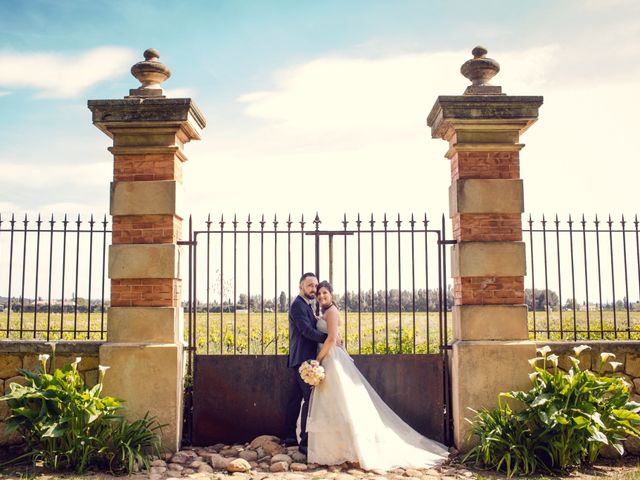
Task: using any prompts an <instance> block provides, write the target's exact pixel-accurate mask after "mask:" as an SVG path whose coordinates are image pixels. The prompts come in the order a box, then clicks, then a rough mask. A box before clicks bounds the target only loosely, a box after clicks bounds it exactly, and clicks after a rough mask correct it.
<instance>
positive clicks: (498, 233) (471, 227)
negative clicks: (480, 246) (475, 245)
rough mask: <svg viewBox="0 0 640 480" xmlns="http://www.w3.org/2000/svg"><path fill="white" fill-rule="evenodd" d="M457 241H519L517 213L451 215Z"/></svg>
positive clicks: (520, 224)
mask: <svg viewBox="0 0 640 480" xmlns="http://www.w3.org/2000/svg"><path fill="white" fill-rule="evenodd" d="M452 221H453V237H454V238H455V239H456V240H458V241H489V242H491V241H521V240H522V220H521V215H520V214H519V213H500V214H499V213H461V214H455V215H454V216H453V217H452Z"/></svg>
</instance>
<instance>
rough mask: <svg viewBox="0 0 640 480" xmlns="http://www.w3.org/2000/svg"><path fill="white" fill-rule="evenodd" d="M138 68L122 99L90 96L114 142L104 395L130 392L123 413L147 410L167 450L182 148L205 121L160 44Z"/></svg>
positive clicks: (175, 373) (172, 431) (175, 345)
mask: <svg viewBox="0 0 640 480" xmlns="http://www.w3.org/2000/svg"><path fill="white" fill-rule="evenodd" d="M144 57H145V61H143V62H139V63H137V64H135V65H134V66H133V67H132V69H131V72H132V74H133V75H134V76H135V77H136V78H137V79H138V80H140V82H141V84H142V85H141V86H140V87H139V88H137V89H134V90H130V92H129V96H126V97H124V99H120V100H90V101H89V109H90V110H91V112H92V114H93V124H94V125H95V126H96V127H98V128H99V129H100V130H102V131H103V132H104V133H106V134H107V135H108V136H109V137H111V138H112V139H113V146H112V147H110V148H109V151H110V152H111V153H112V154H113V163H114V168H113V182H112V183H111V206H110V213H111V215H112V216H113V229H112V230H113V233H112V245H110V247H109V278H110V279H111V308H110V309H109V317H108V319H109V320H108V328H107V342H106V343H105V344H103V345H102V347H101V348H100V362H101V363H102V364H103V365H108V366H109V367H111V368H110V370H109V371H108V372H107V374H106V376H105V382H104V392H105V394H109V395H113V396H116V397H120V398H123V399H124V400H125V401H126V403H125V406H126V407H127V410H126V415H127V417H128V418H130V419H137V418H141V417H142V416H144V414H145V413H146V412H147V411H149V412H150V413H151V414H152V415H154V416H156V417H157V418H158V421H159V422H160V423H162V424H167V427H165V428H164V431H163V440H164V444H165V446H166V447H167V448H169V449H172V450H176V449H178V448H179V447H180V438H181V427H182V390H183V363H184V362H183V338H184V334H183V310H182V306H181V305H182V300H181V288H182V277H181V272H180V268H179V265H180V248H179V247H178V240H179V239H180V235H181V230H182V222H183V214H184V212H183V211H182V206H181V198H182V164H183V162H185V161H186V160H187V158H186V156H185V155H184V153H183V145H184V144H185V143H187V142H189V141H190V140H199V139H200V131H201V129H202V128H204V126H205V120H204V117H203V116H202V114H201V113H200V112H199V110H198V109H197V108H196V106H195V104H194V103H193V101H192V100H191V99H188V98H176V99H169V98H166V97H165V96H164V94H163V90H162V88H161V87H160V83H161V82H163V81H164V80H166V79H167V78H168V77H169V75H170V72H169V69H168V68H167V67H166V66H164V65H163V64H162V63H160V62H159V61H158V57H159V54H158V52H157V51H155V50H153V49H149V50H147V51H145V52H144Z"/></svg>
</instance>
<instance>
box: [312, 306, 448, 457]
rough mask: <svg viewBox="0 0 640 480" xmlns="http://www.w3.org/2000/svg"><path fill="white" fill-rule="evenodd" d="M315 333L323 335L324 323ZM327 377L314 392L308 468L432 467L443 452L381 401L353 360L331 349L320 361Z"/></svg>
mask: <svg viewBox="0 0 640 480" xmlns="http://www.w3.org/2000/svg"><path fill="white" fill-rule="evenodd" d="M317 328H318V330H321V331H323V332H326V331H327V323H326V321H325V320H323V319H320V320H318V324H317ZM322 366H323V367H324V369H325V372H326V377H325V379H324V380H323V381H322V383H320V385H318V386H316V387H314V389H313V393H312V395H311V406H310V408H309V417H308V419H307V432H308V434H309V446H308V454H307V459H308V461H309V462H312V463H318V464H322V465H338V464H341V463H344V462H358V463H359V464H360V466H361V467H362V468H364V469H368V470H371V469H374V468H379V469H383V470H389V469H391V468H394V467H405V468H407V467H414V468H421V467H431V466H433V465H435V464H437V463H440V462H442V461H443V460H445V459H446V458H447V456H448V452H447V448H446V447H445V446H444V445H442V444H440V443H438V442H436V441H434V440H430V439H428V438H426V437H424V436H423V435H421V434H420V433H418V432H416V431H415V430H414V429H412V428H411V427H410V426H409V425H407V424H406V423H405V422H404V421H403V420H402V419H401V418H400V417H399V416H398V415H396V414H395V413H394V412H393V410H391V408H389V406H387V404H386V403H384V401H383V400H382V399H381V398H380V396H379V395H378V394H377V393H376V392H375V390H374V389H373V387H371V385H370V384H369V382H368V381H367V380H366V378H364V376H363V375H362V374H361V373H360V371H359V370H358V368H357V367H356V366H355V364H354V363H353V359H352V358H351V357H350V356H349V354H348V353H347V352H346V351H345V350H344V349H343V348H341V347H338V346H334V347H333V348H331V350H330V351H329V353H328V354H327V356H326V357H325V358H324V360H323V361H322Z"/></svg>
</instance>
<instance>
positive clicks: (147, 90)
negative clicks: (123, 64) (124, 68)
mask: <svg viewBox="0 0 640 480" xmlns="http://www.w3.org/2000/svg"><path fill="white" fill-rule="evenodd" d="M143 55H144V61H142V62H138V63H136V64H135V65H133V66H132V67H131V75H133V76H134V77H136V79H138V81H140V86H139V87H138V88H136V89H132V90H130V91H129V96H130V97H162V98H164V95H163V94H164V91H163V90H162V87H161V86H160V84H161V83H162V82H164V81H165V80H167V79H168V78H169V77H170V76H171V70H169V68H168V67H167V66H166V65H164V64H163V63H161V62H160V61H159V58H160V53H159V52H158V51H157V50H156V49H155V48H148V49H147V50H145V51H144V53H143Z"/></svg>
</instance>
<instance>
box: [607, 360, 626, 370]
mask: <svg viewBox="0 0 640 480" xmlns="http://www.w3.org/2000/svg"><path fill="white" fill-rule="evenodd" d="M609 365H611V368H612V369H613V371H614V372H615V371H616V370H617V369H618V367H621V366H622V365H624V364H623V363H622V362H609Z"/></svg>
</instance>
